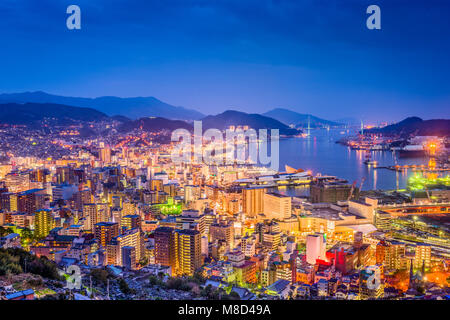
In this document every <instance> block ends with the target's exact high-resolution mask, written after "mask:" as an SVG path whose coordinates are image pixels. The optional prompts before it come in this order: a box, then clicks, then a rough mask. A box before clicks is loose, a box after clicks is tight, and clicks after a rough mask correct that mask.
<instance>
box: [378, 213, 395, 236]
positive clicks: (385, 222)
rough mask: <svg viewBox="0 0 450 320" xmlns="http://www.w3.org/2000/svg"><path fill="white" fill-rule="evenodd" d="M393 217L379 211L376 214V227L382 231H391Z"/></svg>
mask: <svg viewBox="0 0 450 320" xmlns="http://www.w3.org/2000/svg"><path fill="white" fill-rule="evenodd" d="M391 223H392V217H391V215H390V213H388V212H385V211H382V210H377V211H376V213H375V227H376V228H377V229H378V230H381V231H389V230H391Z"/></svg>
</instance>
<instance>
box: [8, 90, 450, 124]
mask: <svg viewBox="0 0 450 320" xmlns="http://www.w3.org/2000/svg"><path fill="white" fill-rule="evenodd" d="M24 93H43V94H47V95H52V96H61V97H71V98H81V99H98V98H108V97H111V98H119V99H134V98H153V99H156V100H159V101H161V102H163V103H167V104H169V105H172V106H174V107H182V108H185V109H189V110H194V111H197V112H200V111H199V110H197V109H196V108H188V107H185V106H183V105H174V104H172V103H170V102H168V101H165V100H161V99H159V98H158V97H156V96H154V95H148V96H145V95H139V96H117V95H105V96H104V95H100V96H78V95H73V96H69V95H60V94H56V93H52V92H48V91H44V90H29V91H23V92H0V95H2V94H24ZM2 103H3V102H2V100H1V99H0V104H2ZM7 103H9V102H7ZM24 103H27V102H24ZM31 103H40V102H31ZM44 103H51V102H44ZM55 104H58V103H55ZM80 108H86V107H80ZM89 108H92V109H97V108H96V107H95V106H93V107H89ZM275 109H284V110H288V111H292V112H296V113H299V114H306V115H311V116H316V117H319V118H321V119H324V120H328V121H334V122H337V121H338V120H341V119H345V118H347V119H354V120H358V121H361V120H362V121H366V120H365V119H361V118H358V117H357V116H351V115H347V116H346V115H343V116H341V117H340V118H337V119H333V118H327V117H321V116H318V115H317V114H315V113H307V112H302V111H296V110H294V109H293V108H289V107H283V106H278V107H273V108H269V109H267V110H263V111H261V112H247V111H245V110H242V109H239V108H238V107H236V106H229V107H225V108H224V109H223V110H222V111H219V112H216V113H203V112H201V113H202V114H203V115H204V116H209V115H218V114H221V113H223V112H226V111H238V112H244V113H248V114H260V115H264V113H266V112H269V111H272V110H275ZM119 115H122V114H111V115H110V116H119ZM265 116H266V115H265ZM144 117H153V116H151V115H149V116H144ZM411 117H419V118H421V119H422V120H438V119H450V117H445V116H443V117H436V118H424V117H420V116H418V115H415V114H410V115H407V116H405V117H404V118H401V119H394V120H393V119H390V120H387V119H384V118H379V119H374V120H367V121H368V122H370V123H366V124H367V125H377V124H380V123H382V122H387V123H397V122H400V121H402V120H404V119H406V118H411ZM131 118H133V117H131ZM163 118H164V117H163ZM342 123H343V124H345V123H344V122H342Z"/></svg>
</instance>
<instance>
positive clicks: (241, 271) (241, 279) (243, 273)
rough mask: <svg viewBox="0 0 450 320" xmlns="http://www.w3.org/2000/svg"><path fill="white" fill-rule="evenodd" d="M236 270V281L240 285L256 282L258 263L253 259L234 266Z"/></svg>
mask: <svg viewBox="0 0 450 320" xmlns="http://www.w3.org/2000/svg"><path fill="white" fill-rule="evenodd" d="M234 270H235V271H236V281H237V283H239V284H240V285H244V284H246V283H256V282H257V279H256V263H255V262H254V261H251V260H245V261H244V262H243V263H242V264H241V265H238V266H234Z"/></svg>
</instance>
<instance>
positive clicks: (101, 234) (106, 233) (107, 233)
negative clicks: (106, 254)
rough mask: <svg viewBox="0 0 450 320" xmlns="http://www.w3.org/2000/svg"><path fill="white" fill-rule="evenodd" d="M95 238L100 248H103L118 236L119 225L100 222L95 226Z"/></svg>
mask: <svg viewBox="0 0 450 320" xmlns="http://www.w3.org/2000/svg"><path fill="white" fill-rule="evenodd" d="M94 233H95V238H96V239H98V241H99V244H100V246H102V247H105V248H106V245H107V244H109V243H110V242H111V240H112V239H113V238H115V237H117V236H118V235H119V224H118V223H117V222H100V223H97V224H95V230H94Z"/></svg>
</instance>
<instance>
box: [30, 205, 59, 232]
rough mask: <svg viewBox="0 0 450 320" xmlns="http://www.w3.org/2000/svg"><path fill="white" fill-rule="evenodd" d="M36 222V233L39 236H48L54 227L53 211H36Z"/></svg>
mask: <svg viewBox="0 0 450 320" xmlns="http://www.w3.org/2000/svg"><path fill="white" fill-rule="evenodd" d="M34 223H35V226H34V230H35V234H36V235H37V236H38V237H46V236H47V235H48V234H49V233H50V230H52V229H53V224H54V219H53V216H52V212H51V211H50V210H46V209H41V210H38V211H36V214H35V220H34Z"/></svg>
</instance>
